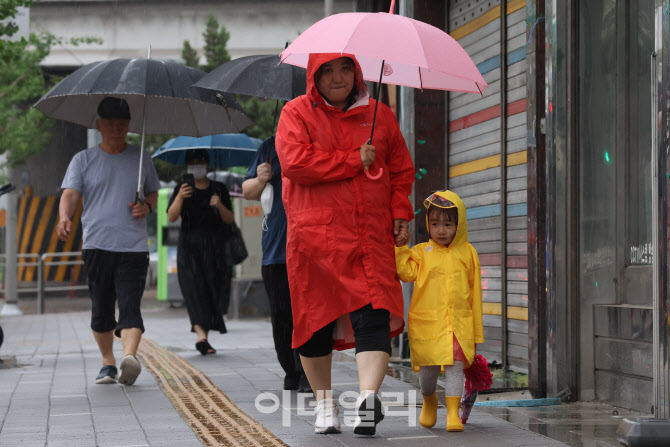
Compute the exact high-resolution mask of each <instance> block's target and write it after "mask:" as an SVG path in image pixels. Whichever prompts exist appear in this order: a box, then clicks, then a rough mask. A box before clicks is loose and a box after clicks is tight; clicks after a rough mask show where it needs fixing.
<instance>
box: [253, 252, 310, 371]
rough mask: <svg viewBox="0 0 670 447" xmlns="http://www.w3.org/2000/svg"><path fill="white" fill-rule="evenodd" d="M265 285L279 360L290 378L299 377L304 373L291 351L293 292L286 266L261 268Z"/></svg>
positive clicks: (272, 265)
mask: <svg viewBox="0 0 670 447" xmlns="http://www.w3.org/2000/svg"><path fill="white" fill-rule="evenodd" d="M261 275H262V276H263V284H264V285H265V291H266V292H267V294H268V298H269V299H270V318H271V319H272V338H273V339H274V343H275V351H276V352H277V360H279V364H280V365H281V367H282V369H283V370H284V372H285V373H286V375H287V376H289V377H298V376H299V375H300V373H301V372H302V365H301V363H300V356H299V355H298V352H297V350H295V349H291V342H292V341H293V313H292V312H291V291H290V289H289V286H288V273H287V271H286V264H271V265H264V266H262V267H261Z"/></svg>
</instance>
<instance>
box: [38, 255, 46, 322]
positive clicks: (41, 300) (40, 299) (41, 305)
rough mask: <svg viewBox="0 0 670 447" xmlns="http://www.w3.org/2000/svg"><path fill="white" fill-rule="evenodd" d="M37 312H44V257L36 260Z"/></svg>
mask: <svg viewBox="0 0 670 447" xmlns="http://www.w3.org/2000/svg"><path fill="white" fill-rule="evenodd" d="M37 313H39V314H43V313H44V259H42V256H40V257H39V258H38V260H37Z"/></svg>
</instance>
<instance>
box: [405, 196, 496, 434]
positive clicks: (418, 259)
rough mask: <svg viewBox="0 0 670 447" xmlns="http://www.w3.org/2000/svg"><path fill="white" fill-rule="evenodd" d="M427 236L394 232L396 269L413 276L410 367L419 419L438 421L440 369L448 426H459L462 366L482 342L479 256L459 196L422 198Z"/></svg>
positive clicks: (430, 423)
mask: <svg viewBox="0 0 670 447" xmlns="http://www.w3.org/2000/svg"><path fill="white" fill-rule="evenodd" d="M424 206H425V207H426V210H427V214H426V224H427V226H428V231H429V233H430V241H428V242H425V243H422V244H418V245H415V246H414V247H412V248H411V249H410V248H408V247H407V242H408V239H409V238H408V235H407V234H406V233H402V234H399V235H398V237H397V238H396V245H397V246H396V269H397V271H398V276H399V277H400V279H401V280H402V281H404V282H411V281H414V294H413V295H412V301H411V303H410V307H409V318H408V320H409V321H408V331H409V345H410V357H411V360H412V367H413V368H414V370H415V371H417V370H418V371H419V381H420V385H421V393H422V394H423V406H422V408H421V416H420V418H419V422H420V423H421V425H422V426H423V427H426V428H430V427H432V426H434V425H435V422H436V421H437V392H436V386H437V378H438V376H439V374H440V371H441V370H442V369H444V373H445V379H446V387H445V400H446V403H447V421H446V422H447V431H463V424H462V423H461V418H460V416H459V414H458V407H459V403H460V400H461V392H462V390H463V369H464V368H467V367H468V366H469V365H470V364H471V363H472V361H473V359H474V356H475V344H477V343H483V342H484V329H483V321H482V289H481V270H480V265H479V257H478V256H477V251H476V250H475V248H474V247H473V246H472V245H470V244H469V243H468V227H467V220H466V215H465V213H466V211H465V205H464V204H463V201H462V200H461V199H460V198H459V197H458V195H456V194H455V193H453V192H451V191H440V192H436V193H434V194H432V195H431V196H430V197H428V198H427V199H426V200H424Z"/></svg>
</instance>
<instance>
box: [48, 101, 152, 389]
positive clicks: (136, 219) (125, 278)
mask: <svg viewBox="0 0 670 447" xmlns="http://www.w3.org/2000/svg"><path fill="white" fill-rule="evenodd" d="M98 116H99V119H98V120H97V121H96V124H97V127H98V130H99V131H100V134H101V135H102V143H100V145H99V146H94V147H91V148H88V149H86V150H84V151H81V152H79V153H77V154H76V155H75V156H74V157H73V158H72V161H71V162H70V165H69V166H68V169H67V173H66V174H65V178H64V179H63V184H62V185H61V188H62V189H63V195H62V196H61V200H60V206H59V216H60V217H59V222H58V228H57V231H58V236H59V238H60V239H61V240H62V241H65V240H67V238H68V237H69V236H70V229H71V226H72V222H71V219H72V216H73V215H74V212H75V209H76V207H77V204H78V203H79V200H80V199H81V198H83V213H82V217H81V222H82V228H83V247H82V248H83V251H82V258H83V259H84V264H85V265H86V270H87V274H88V287H89V291H90V293H91V301H92V314H91V329H92V330H93V336H94V337H95V341H96V342H97V343H98V348H99V349H100V353H101V354H102V369H101V370H100V374H99V375H98V377H97V378H96V383H115V382H116V381H117V379H118V382H119V383H122V384H124V385H132V384H133V383H135V380H136V379H137V376H138V375H139V373H140V370H141V365H140V362H139V360H137V357H136V356H135V355H136V353H137V348H138V346H139V343H140V339H141V337H142V333H143V332H144V323H143V321H142V314H141V312H140V302H141V300H142V294H143V293H144V284H145V279H146V275H147V268H148V266H149V250H148V244H147V228H146V220H145V219H146V217H147V216H148V215H149V213H151V212H152V210H153V209H154V208H155V207H156V202H157V200H158V192H157V191H158V189H159V188H160V182H159V180H158V176H157V175H156V170H155V169H154V166H153V163H152V162H151V157H150V156H149V155H148V154H144V156H143V158H142V185H143V192H144V198H143V199H142V200H141V201H135V195H136V186H137V178H138V175H139V166H140V149H139V148H138V147H136V146H129V145H127V144H126V142H125V140H126V136H127V135H128V125H129V124H130V109H129V107H128V103H127V102H126V101H125V100H123V99H119V98H112V97H107V98H105V99H103V100H102V101H101V102H100V104H99V105H98ZM117 301H118V306H119V320H118V322H117V321H116V318H115V302H117ZM114 335H116V336H117V337H121V343H122V344H123V360H122V361H121V364H120V366H119V369H120V373H119V374H118V375H117V369H116V359H115V358H114V352H113V349H112V348H113V344H114Z"/></svg>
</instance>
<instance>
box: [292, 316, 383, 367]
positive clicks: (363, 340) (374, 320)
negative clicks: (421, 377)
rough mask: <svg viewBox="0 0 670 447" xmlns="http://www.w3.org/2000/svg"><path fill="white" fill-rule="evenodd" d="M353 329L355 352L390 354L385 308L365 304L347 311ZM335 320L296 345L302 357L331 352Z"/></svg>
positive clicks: (323, 354) (319, 355)
mask: <svg viewBox="0 0 670 447" xmlns="http://www.w3.org/2000/svg"><path fill="white" fill-rule="evenodd" d="M349 320H350V321H351V327H352V328H353V329H354V339H355V340H356V354H358V353H359V352H366V351H383V352H386V353H387V354H388V355H391V313H390V312H389V311H388V310H386V309H374V308H373V307H372V304H367V305H365V306H363V307H361V308H360V309H357V310H355V311H353V312H349ZM334 330H335V321H333V322H331V323H329V324H327V325H326V326H324V327H323V328H321V329H319V330H318V331H316V332H314V333H313V334H312V337H311V338H310V339H309V340H307V342H305V344H304V345H302V346H299V347H298V353H300V355H301V356H303V357H323V356H325V355H328V354H330V353H331V352H333V331H334Z"/></svg>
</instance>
